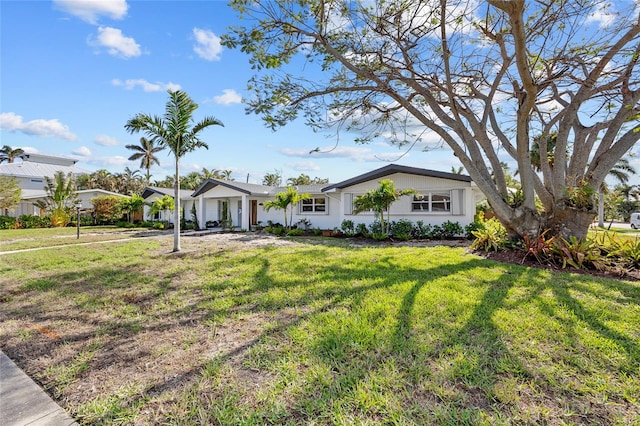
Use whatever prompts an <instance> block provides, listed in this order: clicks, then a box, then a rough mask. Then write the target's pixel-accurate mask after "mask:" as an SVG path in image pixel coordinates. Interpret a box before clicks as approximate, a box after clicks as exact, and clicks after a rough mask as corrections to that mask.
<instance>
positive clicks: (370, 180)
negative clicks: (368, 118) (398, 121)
mask: <svg viewBox="0 0 640 426" xmlns="http://www.w3.org/2000/svg"><path fill="white" fill-rule="evenodd" d="M382 179H391V180H393V181H394V183H395V185H396V188H398V189H413V190H415V191H416V195H413V196H406V197H402V198H401V199H400V200H399V201H397V202H396V203H394V204H393V205H392V206H391V211H390V218H391V220H399V219H408V220H411V221H412V222H416V221H418V220H422V221H423V222H424V223H425V224H431V225H441V224H443V223H445V222H446V221H451V222H458V223H460V225H462V226H465V225H468V224H469V223H472V222H473V217H474V214H475V207H476V204H477V203H478V202H480V201H481V200H482V199H483V198H484V197H483V195H482V193H481V192H480V190H479V189H478V187H477V186H476V185H475V184H474V182H473V181H472V180H471V178H470V177H469V176H465V175H459V174H453V173H446V172H440V171H435V170H427V169H421V168H416V167H408V166H401V165H396V164H390V165H387V166H384V167H382V168H379V169H376V170H373V171H371V172H369V173H365V174H362V175H359V176H355V177H353V178H351V179H347V180H345V181H342V182H338V183H334V184H331V183H329V184H324V185H301V186H299V187H297V188H296V189H297V190H298V192H300V193H309V194H310V195H311V198H310V199H309V200H305V201H303V202H301V203H300V204H298V205H297V206H296V207H295V208H294V214H293V223H294V224H295V223H296V222H299V221H301V220H306V221H308V222H310V223H311V225H310V226H311V227H313V228H320V229H333V228H336V227H337V228H339V227H340V225H341V223H342V221H343V220H344V219H350V220H352V221H353V222H354V223H356V224H357V223H365V224H370V223H371V222H373V221H374V220H375V217H374V215H373V213H360V214H358V215H354V214H353V200H354V199H355V198H356V197H358V196H359V195H362V194H364V193H365V192H366V191H368V190H371V189H375V188H377V187H378V186H379V184H380V180H382ZM283 190H284V188H283V187H269V186H263V185H257V184H249V183H241V182H233V181H224V180H218V179H209V180H207V181H205V182H204V183H203V184H202V185H201V186H200V187H199V188H198V189H196V190H195V192H193V193H191V194H190V197H189V198H186V199H185V201H184V202H183V208H185V212H186V217H187V218H189V217H190V216H189V213H188V212H189V210H190V209H191V203H193V202H195V203H196V211H197V215H198V220H199V222H200V224H201V226H202V224H204V223H206V222H207V221H218V222H219V221H220V220H221V219H222V212H223V210H224V209H225V206H226V208H228V209H231V210H230V211H231V216H232V220H233V226H234V227H236V228H241V229H247V230H250V229H253V228H254V227H255V226H256V225H258V224H262V225H266V223H267V222H268V221H269V220H270V221H272V222H274V223H275V222H279V223H284V218H283V212H282V211H280V210H273V209H272V210H270V211H266V210H265V209H264V207H263V205H264V202H265V201H267V200H270V199H273V198H274V197H275V195H276V194H277V193H278V192H282V191H283ZM165 191H169V192H172V190H165ZM169 195H171V194H169ZM160 196H161V195H160Z"/></svg>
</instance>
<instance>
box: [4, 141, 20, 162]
mask: <svg viewBox="0 0 640 426" xmlns="http://www.w3.org/2000/svg"><path fill="white" fill-rule="evenodd" d="M22 154H24V150H23V149H22V148H16V149H13V148H11V147H10V146H9V145H5V146H3V147H2V148H0V163H2V162H3V161H7V163H13V161H14V160H15V159H16V158H19V157H20V156H21V155H22Z"/></svg>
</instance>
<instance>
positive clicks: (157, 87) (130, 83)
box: [111, 78, 180, 92]
mask: <svg viewBox="0 0 640 426" xmlns="http://www.w3.org/2000/svg"><path fill="white" fill-rule="evenodd" d="M111 84H113V85H114V86H118V87H124V88H125V89H127V90H132V89H134V88H135V87H136V86H140V87H141V88H142V90H144V91H145V92H162V91H166V90H180V85H179V84H175V83H171V82H169V83H162V82H160V81H158V82H155V83H150V82H148V81H147V80H145V79H142V78H137V79H129V80H125V81H122V80H120V79H117V78H115V79H113V80H111Z"/></svg>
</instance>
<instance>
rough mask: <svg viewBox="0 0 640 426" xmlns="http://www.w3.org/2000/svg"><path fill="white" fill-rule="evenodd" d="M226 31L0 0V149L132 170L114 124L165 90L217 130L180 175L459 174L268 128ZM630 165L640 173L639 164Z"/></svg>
mask: <svg viewBox="0 0 640 426" xmlns="http://www.w3.org/2000/svg"><path fill="white" fill-rule="evenodd" d="M621 3H622V4H624V5H628V4H630V1H629V0H621ZM614 4H618V2H615V3H614ZM618 6H620V4H618ZM614 8H615V7H614ZM612 16H613V15H606V14H594V16H593V22H591V23H592V24H594V25H595V26H598V25H600V26H602V25H606V24H607V19H609V20H610V19H612ZM236 23H237V17H236V14H235V12H234V11H233V10H232V9H231V8H230V7H229V6H228V5H227V4H226V2H225V1H162V0H156V1H144V0H129V1H126V0H108V1H98V0H53V1H45V0H42V1H13V0H0V42H1V45H0V55H1V57H0V63H1V68H0V145H10V146H12V147H14V148H16V147H21V148H23V149H25V151H28V152H40V153H44V154H57V155H67V156H72V157H75V158H77V159H79V162H78V166H79V167H82V168H85V169H88V170H91V171H95V170H98V169H107V170H109V171H111V172H113V173H116V172H122V171H123V170H124V168H125V167H127V166H128V167H130V168H131V169H134V170H135V169H137V168H139V162H130V161H127V158H128V157H129V156H130V155H131V154H132V152H131V151H129V150H127V149H126V148H125V145H127V144H136V143H138V141H139V138H140V136H141V135H130V134H128V133H127V132H126V131H125V130H124V124H125V123H126V122H127V120H128V119H129V118H131V117H132V116H133V115H134V114H136V113H148V114H158V115H160V114H162V113H163V112H164V105H165V103H166V100H167V93H166V91H167V89H169V88H172V89H178V88H180V89H182V90H185V91H186V92H187V93H188V94H189V95H190V96H191V97H192V98H193V99H194V101H196V102H197V103H198V104H199V105H200V108H199V109H198V110H197V111H196V113H195V118H196V119H200V118H202V117H204V116H209V115H212V116H215V117H216V118H218V119H219V120H221V121H222V122H223V123H224V124H225V127H224V128H222V127H212V128H210V129H208V130H206V131H205V132H204V134H203V139H204V140H205V141H206V142H207V143H208V145H209V150H198V151H196V152H194V153H191V154H188V155H187V156H186V157H185V158H184V159H183V160H182V163H181V167H182V169H181V174H187V173H189V172H191V171H200V170H201V169H202V167H206V168H208V169H229V170H232V171H233V175H232V176H233V177H234V178H235V180H238V181H249V182H252V183H259V182H261V181H262V177H263V176H264V175H265V174H266V173H271V172H274V171H275V170H280V171H281V172H282V174H283V177H284V179H285V180H286V179H287V178H289V177H295V176H298V175H300V174H301V173H306V174H308V175H309V176H311V177H315V176H317V177H321V178H329V179H330V181H331V182H338V181H341V180H344V179H347V178H350V177H353V176H355V175H357V174H360V173H364V172H367V171H370V170H373V169H376V168H378V167H382V166H384V165H386V164H388V163H389V162H394V163H397V164H404V165H410V166H415V167H424V168H428V169H433V170H441V171H451V168H452V167H456V168H457V167H458V166H460V163H459V162H458V160H457V159H456V158H455V157H453V155H452V154H451V151H449V150H448V149H435V150H430V151H429V152H422V151H420V150H419V149H415V150H413V151H410V152H408V153H407V152H405V151H404V150H400V149H398V148H397V147H394V146H391V145H389V144H385V143H380V142H378V143H371V144H367V145H357V144H356V143H354V139H355V135H349V134H345V133H343V134H341V135H340V140H339V143H338V145H337V147H336V148H335V149H331V148H332V147H334V145H335V144H336V142H337V141H336V139H335V137H333V136H331V135H328V134H317V133H314V132H312V131H311V130H310V129H309V128H307V127H305V126H304V124H303V123H294V124H292V125H288V126H287V127H285V128H283V129H281V130H278V131H277V132H272V131H271V130H269V129H267V128H266V127H265V126H264V125H263V124H262V122H261V121H260V119H259V117H258V116H255V115H246V114H245V112H244V106H243V105H242V103H241V99H242V97H243V96H248V93H246V92H245V88H246V84H247V81H248V80H249V78H250V77H251V75H252V70H251V69H250V67H249V64H248V57H247V56H246V55H245V54H243V53H242V52H240V51H239V50H229V49H226V48H223V47H222V46H220V44H219V37H220V36H221V35H222V34H224V33H225V32H226V31H227V28H228V27H229V26H231V25H234V24H236ZM425 139H427V140H432V141H433V140H435V139H433V138H431V137H430V136H429V135H426V136H425ZM436 139H437V138H436ZM317 147H319V148H320V152H317V153H313V154H310V153H309V152H310V151H312V150H314V149H315V148H317ZM158 157H159V159H160V162H161V166H160V167H158V166H154V167H153V168H152V169H151V174H152V180H154V179H162V178H164V177H165V176H167V175H172V174H173V165H172V158H171V156H170V155H169V153H168V151H165V152H162V153H160V154H159V156H158ZM633 164H634V165H635V166H636V167H637V168H638V170H640V158H638V157H636V158H635V159H634V160H633ZM512 170H514V168H512ZM634 180H635V179H634Z"/></svg>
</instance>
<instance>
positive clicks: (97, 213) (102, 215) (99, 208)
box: [89, 195, 122, 223]
mask: <svg viewBox="0 0 640 426" xmlns="http://www.w3.org/2000/svg"><path fill="white" fill-rule="evenodd" d="M89 201H90V202H91V204H92V205H93V217H94V218H95V220H96V222H97V223H113V222H115V221H117V220H120V218H121V217H122V198H121V197H118V196H115V195H104V196H101V197H94V198H92V199H91V200H89Z"/></svg>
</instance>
